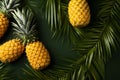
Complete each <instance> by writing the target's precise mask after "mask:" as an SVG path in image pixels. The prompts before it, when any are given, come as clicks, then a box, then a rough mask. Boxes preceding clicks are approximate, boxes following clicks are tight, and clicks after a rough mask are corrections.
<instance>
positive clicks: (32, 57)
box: [26, 41, 50, 70]
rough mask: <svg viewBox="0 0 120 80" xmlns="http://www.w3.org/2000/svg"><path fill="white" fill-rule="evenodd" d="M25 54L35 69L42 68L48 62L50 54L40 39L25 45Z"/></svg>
mask: <svg viewBox="0 0 120 80" xmlns="http://www.w3.org/2000/svg"><path fill="white" fill-rule="evenodd" d="M26 56H27V59H28V62H29V63H30V65H31V67H32V68H33V69H35V70H42V69H44V68H46V67H47V66H48V65H49V64H50V55H49V53H48V51H47V49H46V48H45V46H44V45H43V43H42V42H40V41H35V42H32V43H29V44H27V45H26Z"/></svg>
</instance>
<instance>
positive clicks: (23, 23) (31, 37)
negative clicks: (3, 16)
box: [12, 8, 37, 45]
mask: <svg viewBox="0 0 120 80" xmlns="http://www.w3.org/2000/svg"><path fill="white" fill-rule="evenodd" d="M12 15H13V17H14V19H15V22H12V25H13V26H14V30H15V34H16V37H17V38H19V39H20V40H21V41H22V43H23V44H24V45H26V44H27V43H29V42H32V41H35V40H36V39H37V38H36V33H37V31H36V29H35V26H36V24H35V18H34V15H33V13H32V11H31V10H30V9H27V8H23V9H22V10H20V9H18V8H17V9H16V10H14V11H13V12H12Z"/></svg>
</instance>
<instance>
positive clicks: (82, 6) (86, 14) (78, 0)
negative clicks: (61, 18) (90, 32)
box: [68, 0, 91, 27]
mask: <svg viewBox="0 0 120 80" xmlns="http://www.w3.org/2000/svg"><path fill="white" fill-rule="evenodd" d="M68 16H69V21H70V23H71V25H72V26H73V27H84V26H86V25H88V24H89V22H90V17H91V15H90V8H89V5H88V3H87V2H86V0H71V1H70V2H69V4H68Z"/></svg>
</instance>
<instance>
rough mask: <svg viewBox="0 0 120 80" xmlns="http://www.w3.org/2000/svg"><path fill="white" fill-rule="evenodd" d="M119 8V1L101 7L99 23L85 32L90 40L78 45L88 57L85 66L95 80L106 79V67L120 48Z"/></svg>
mask: <svg viewBox="0 0 120 80" xmlns="http://www.w3.org/2000/svg"><path fill="white" fill-rule="evenodd" d="M118 6H119V7H120V2H119V1H118V0H112V1H105V2H103V3H102V4H101V5H100V7H101V10H100V12H99V15H98V21H96V22H95V24H94V26H92V25H91V27H90V28H86V30H84V31H85V33H86V35H87V36H88V38H87V39H84V40H83V41H81V42H78V43H77V48H76V49H77V51H79V52H80V53H82V54H83V55H85V56H86V58H85V65H86V67H87V69H88V70H90V74H89V75H92V76H93V78H94V80H101V79H104V65H105V63H106V61H108V59H109V58H110V57H111V56H112V51H113V50H114V51H115V50H116V49H117V48H119V45H118V43H120V38H119V34H120V33H119V30H120V24H119V23H118V22H117V20H119V19H120V15H119V11H120V9H119V7H118ZM85 52H86V53H85ZM91 73H92V74H91ZM93 73H94V74H93ZM97 76H98V77H97ZM99 76H101V78H100V77H99Z"/></svg>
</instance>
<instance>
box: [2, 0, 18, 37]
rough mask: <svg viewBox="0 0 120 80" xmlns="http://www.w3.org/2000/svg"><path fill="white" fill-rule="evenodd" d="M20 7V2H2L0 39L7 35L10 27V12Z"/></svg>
mask: <svg viewBox="0 0 120 80" xmlns="http://www.w3.org/2000/svg"><path fill="white" fill-rule="evenodd" d="M18 6H19V0H1V1H0V38H1V37H2V36H3V35H4V34H5V32H6V31H7V28H8V26H9V17H10V12H11V11H13V10H14V8H16V7H18Z"/></svg>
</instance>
